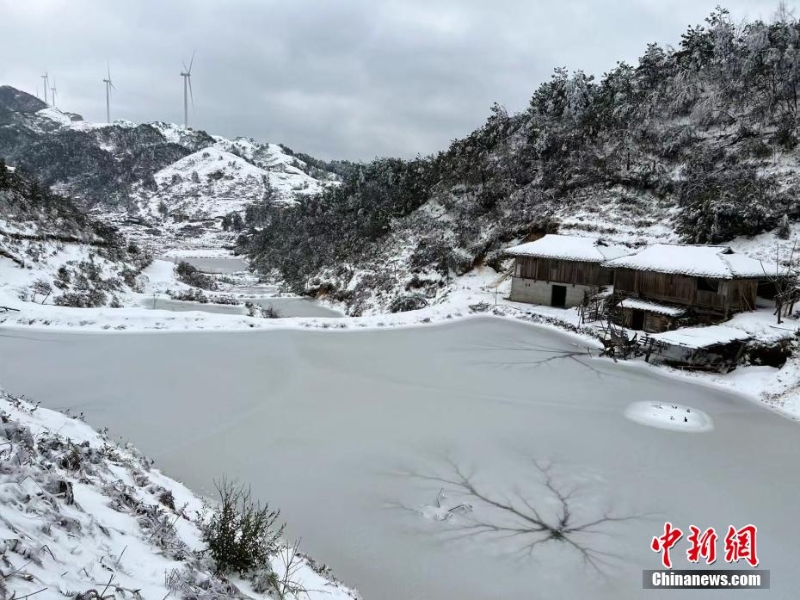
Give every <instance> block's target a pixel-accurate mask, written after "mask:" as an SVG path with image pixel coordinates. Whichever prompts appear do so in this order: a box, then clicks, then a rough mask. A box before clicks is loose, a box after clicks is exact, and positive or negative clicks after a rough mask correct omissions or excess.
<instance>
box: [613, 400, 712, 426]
mask: <svg viewBox="0 0 800 600" xmlns="http://www.w3.org/2000/svg"><path fill="white" fill-rule="evenodd" d="M625 416H626V417H627V418H628V419H630V420H631V421H633V422H635V423H639V424H640V425H648V426H650V427H657V428H659V429H671V430H672V431H683V432H687V433H701V432H704V431H711V430H712V429H714V423H713V421H712V420H711V417H709V416H708V415H707V414H706V413H704V412H703V411H702V410H697V409H696V408H691V407H689V406H684V405H682V404H664V403H662V402H648V401H644V402H634V403H633V404H631V405H630V406H628V408H627V409H625Z"/></svg>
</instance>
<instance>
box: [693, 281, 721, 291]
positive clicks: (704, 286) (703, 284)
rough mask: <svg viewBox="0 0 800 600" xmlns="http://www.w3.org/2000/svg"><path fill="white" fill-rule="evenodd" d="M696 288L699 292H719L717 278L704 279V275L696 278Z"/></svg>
mask: <svg viewBox="0 0 800 600" xmlns="http://www.w3.org/2000/svg"><path fill="white" fill-rule="evenodd" d="M697 289H698V290H699V291H701V292H714V293H715V294H717V293H719V279H706V278H705V277H698V278H697Z"/></svg>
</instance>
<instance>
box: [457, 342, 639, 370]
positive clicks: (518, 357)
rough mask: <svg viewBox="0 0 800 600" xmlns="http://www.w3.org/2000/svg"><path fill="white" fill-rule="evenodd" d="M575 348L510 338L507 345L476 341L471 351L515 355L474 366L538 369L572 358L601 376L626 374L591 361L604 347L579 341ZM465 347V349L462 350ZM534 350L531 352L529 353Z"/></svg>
mask: <svg viewBox="0 0 800 600" xmlns="http://www.w3.org/2000/svg"><path fill="white" fill-rule="evenodd" d="M570 346H571V348H566V349H565V348H558V347H554V346H547V345H543V344H536V343H532V342H527V341H524V340H509V342H508V343H503V344H475V345H472V346H470V347H469V350H471V351H479V352H497V351H500V352H507V353H510V354H513V357H514V358H513V359H509V358H505V357H504V358H503V359H502V360H479V361H471V362H470V364H474V365H489V366H492V367H495V368H498V369H512V368H519V367H529V368H537V367H544V366H547V365H549V364H553V363H556V362H559V361H570V362H573V363H577V364H578V365H580V366H581V367H583V368H585V369H587V370H589V371H591V372H592V373H594V374H595V375H596V376H597V377H598V378H600V377H621V378H624V377H622V376H621V375H620V374H617V373H611V372H609V371H607V370H601V369H598V368H596V367H595V366H594V365H592V364H591V361H592V360H593V359H594V358H597V357H599V356H601V349H598V350H597V352H596V353H593V352H592V350H593V349H592V348H591V347H589V346H584V347H581V346H579V345H577V344H570ZM463 349H465V348H462V350H463ZM526 353H531V354H526Z"/></svg>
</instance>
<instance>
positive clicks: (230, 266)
mask: <svg viewBox="0 0 800 600" xmlns="http://www.w3.org/2000/svg"><path fill="white" fill-rule="evenodd" d="M169 260H171V261H172V262H174V263H179V262H181V261H186V262H188V263H189V264H190V265H192V266H193V267H196V268H197V269H198V270H200V271H202V272H203V273H217V274H223V273H236V272H238V271H246V270H247V268H248V266H249V265H248V264H247V261H246V260H242V259H241V258H236V257H233V256H232V257H230V258H228V257H224V258H213V257H206V258H201V257H193V256H186V257H177V258H176V257H171V258H170V259H169Z"/></svg>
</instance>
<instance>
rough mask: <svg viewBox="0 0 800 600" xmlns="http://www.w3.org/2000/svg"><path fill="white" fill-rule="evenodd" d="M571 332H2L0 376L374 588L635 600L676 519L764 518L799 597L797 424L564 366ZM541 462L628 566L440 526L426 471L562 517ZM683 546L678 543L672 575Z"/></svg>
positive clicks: (408, 594) (578, 347)
mask: <svg viewBox="0 0 800 600" xmlns="http://www.w3.org/2000/svg"><path fill="white" fill-rule="evenodd" d="M575 339H576V338H570V337H567V336H564V335H561V334H558V333H554V332H551V331H548V330H544V329H542V328H536V327H532V326H527V325H523V324H519V323H512V322H508V321H502V320H499V319H471V320H467V321H462V322H459V323H453V324H450V325H443V326H438V327H427V328H418V329H396V330H386V331H358V332H312V331H288V330H287V331H272V332H242V333H171V334H163V335H147V334H130V333H129V334H125V335H115V334H110V333H109V334H107V335H102V336H100V335H80V334H56V333H43V332H27V331H7V332H4V333H3V335H0V355H1V356H2V357H3V360H2V362H0V381H3V382H4V385H5V386H6V388H7V389H9V390H10V391H12V392H16V393H25V394H28V395H29V396H31V397H33V398H34V399H35V400H41V401H42V403H43V404H44V405H45V406H48V407H54V408H67V407H70V408H72V409H73V412H84V413H86V415H87V420H88V421H89V422H90V423H92V424H93V425H96V426H108V427H110V428H111V432H112V434H118V435H122V436H124V437H125V438H126V439H130V440H131V441H133V442H134V443H135V444H136V445H137V446H138V447H139V448H140V449H141V450H143V451H144V452H146V453H148V454H149V455H151V456H153V457H154V458H155V459H156V461H157V466H160V467H161V468H163V469H164V471H165V472H166V473H167V474H169V475H172V476H175V477H178V478H180V479H182V480H183V481H185V482H186V483H187V484H189V485H190V486H191V487H193V488H196V489H198V490H200V491H202V490H203V489H206V490H207V489H209V487H210V484H211V480H212V479H213V478H216V477H219V476H221V475H222V474H227V475H229V476H232V477H239V478H240V479H242V480H244V481H247V482H249V483H250V484H252V486H253V491H254V492H255V493H256V494H257V495H258V496H260V497H262V498H264V499H267V500H269V502H270V503H271V504H273V505H274V506H279V507H281V509H282V510H283V515H284V517H285V518H286V520H287V522H288V523H289V526H290V532H289V533H290V534H291V535H299V536H302V539H303V546H304V548H306V549H307V551H308V552H309V553H310V554H311V555H312V556H315V557H316V558H318V559H319V560H322V561H325V562H327V563H329V564H330V565H331V566H332V567H333V568H334V571H335V572H336V573H337V575H339V576H340V577H341V578H342V579H343V580H345V581H346V582H348V583H350V584H352V585H354V586H355V587H357V588H358V589H359V590H360V591H361V593H362V594H363V595H364V597H365V598H381V599H389V600H408V599H410V598H426V599H428V600H439V599H441V600H444V599H448V600H449V599H458V600H473V599H474V600H478V599H485V598H500V597H503V598H512V597H517V598H524V597H531V596H535V597H537V598H570V597H576V598H577V597H591V598H640V597H642V592H641V570H642V569H644V568H648V569H654V568H658V566H659V564H660V562H659V557H658V555H656V554H655V553H653V552H652V551H651V550H650V548H649V546H650V540H651V538H652V537H653V536H655V535H659V534H660V533H662V532H663V524H664V521H665V520H670V521H672V523H673V524H675V525H678V526H680V527H682V528H683V529H684V530H688V527H689V525H690V524H694V525H697V526H699V527H701V528H705V527H710V526H714V527H716V528H717V530H718V531H723V532H724V531H725V530H726V529H727V527H728V525H735V526H737V527H741V526H744V525H746V524H748V523H753V524H755V525H757V527H758V535H759V548H758V551H759V558H760V559H761V565H760V568H764V569H771V571H772V591H771V593H770V597H771V598H791V597H794V591H795V581H796V578H795V577H794V568H795V567H794V565H795V564H796V561H797V559H798V557H800V551H798V550H797V549H796V545H795V541H796V540H797V539H800V522H798V520H797V519H796V508H795V505H796V502H795V501H794V499H795V498H797V496H798V494H800V477H799V476H798V475H799V473H798V466H797V460H796V457H797V455H798V450H800V430H799V429H798V425H797V424H796V423H793V422H791V421H788V420H786V419H783V418H781V417H779V416H777V415H775V414H772V413H770V412H768V411H766V410H763V409H761V408H760V407H758V406H756V405H754V404H752V403H751V402H749V401H746V400H744V399H740V398H738V397H735V396H732V395H729V394H726V393H724V392H722V391H720V390H718V389H712V388H707V387H699V386H694V385H690V384H688V383H684V382H681V381H678V380H675V379H668V378H664V377H660V376H659V375H658V374H657V373H656V372H654V370H652V369H641V368H631V367H627V366H624V365H615V364H613V363H611V362H609V361H605V360H594V359H589V358H587V357H586V356H584V355H582V354H575V355H570V354H562V353H564V352H578V353H581V352H583V350H584V347H583V346H582V342H577V341H574V340H575ZM544 361H547V362H544ZM43 373H47V377H43V376H42V374H43ZM637 401H652V402H660V403H662V404H664V405H670V404H675V405H677V404H680V405H682V406H685V407H692V408H695V409H698V410H701V411H703V413H705V415H707V416H708V417H709V418H710V419H711V421H712V422H713V428H712V429H710V430H708V431H705V432H702V433H685V432H681V431H675V430H671V429H663V428H656V427H649V426H646V425H643V424H640V423H636V422H633V421H631V420H629V419H628V418H626V417H625V411H626V409H627V408H628V406H629V405H630V404H632V403H633V402H637ZM530 459H535V460H536V461H537V464H538V465H540V466H541V465H542V464H544V465H548V466H551V467H552V473H553V476H554V479H555V482H556V483H555V485H556V486H557V487H559V489H563V490H566V489H568V488H572V487H574V486H575V485H576V484H580V487H579V491H578V492H576V493H575V495H574V496H573V499H572V500H571V503H572V505H571V510H572V513H573V514H574V515H575V518H576V519H578V520H580V521H591V520H594V519H596V518H598V517H601V516H602V515H603V514H606V513H607V514H609V515H614V516H617V517H621V518H626V517H631V518H630V519H629V520H624V521H619V522H613V523H607V524H606V525H605V526H604V527H603V528H602V531H601V533H598V534H596V535H595V534H590V533H587V534H586V535H585V536H584V537H582V538H580V539H579V543H581V544H584V545H585V546H586V547H588V548H590V549H592V550H596V551H600V552H611V553H614V554H615V555H619V557H620V559H619V560H613V561H612V563H613V564H612V565H611V566H609V567H605V570H606V572H607V574H608V575H610V577H609V579H608V580H607V581H605V582H603V580H602V579H600V578H598V577H597V576H596V575H597V574H596V573H595V572H594V571H593V570H592V569H591V568H589V567H587V566H586V564H585V563H584V562H583V561H582V558H581V556H580V555H578V554H577V553H575V552H573V551H572V550H570V548H568V547H566V546H565V545H564V544H561V543H558V542H548V543H547V544H543V545H540V546H538V547H536V550H535V552H534V553H533V554H532V557H530V558H528V557H526V556H525V555H524V553H523V554H520V552H519V550H520V547H518V545H517V541H516V540H496V539H491V537H488V538H485V539H484V538H474V537H469V538H466V539H463V538H462V539H454V538H456V537H459V536H458V535H457V534H458V533H459V526H460V525H464V524H467V523H469V522H470V521H469V518H471V517H475V518H477V519H482V518H486V519H491V518H492V516H491V515H489V514H488V513H486V512H481V511H482V509H481V507H480V506H477V505H476V506H474V512H473V513H470V514H468V515H467V514H457V515H456V516H455V517H453V518H452V519H449V518H444V517H445V516H446V512H447V507H448V506H449V505H446V504H445V505H442V504H441V503H442V502H448V501H452V502H453V504H454V505H455V504H456V501H457V498H454V497H453V496H452V494H451V493H450V492H449V491H447V492H446V493H445V499H444V500H442V499H440V498H439V490H440V489H441V488H442V487H446V486H445V485H443V484H442V483H441V482H439V481H431V480H430V479H428V480H426V479H425V478H424V477H419V476H420V475H428V476H429V475H431V474H437V475H440V476H442V477H443V478H447V476H448V474H449V475H450V476H451V478H452V472H451V471H452V470H453V464H451V462H452V463H455V464H457V465H459V466H461V467H462V468H463V469H464V470H465V471H468V470H469V469H470V468H474V471H475V480H476V481H477V482H478V483H479V485H480V487H481V489H485V490H489V491H490V493H492V494H497V495H498V496H504V495H510V494H513V493H515V492H520V493H522V494H523V495H524V496H525V497H526V498H527V499H528V500H530V501H531V502H532V503H533V504H534V505H535V506H537V507H538V508H539V509H540V511H541V512H542V513H543V514H545V515H552V514H556V513H557V511H558V506H557V502H555V503H554V497H553V495H552V493H549V492H548V490H547V489H546V486H543V480H542V478H541V472H537V470H536V469H531V465H532V464H533V463H531V461H530ZM443 506H444V508H443ZM431 515H433V517H434V518H431ZM440 516H441V517H442V518H441V520H440V519H439V517H440ZM723 535H724V534H723ZM684 553H685V548H684V546H683V545H679V547H676V550H675V552H674V553H673V561H674V562H676V563H677V565H679V566H685V564H686V563H685V560H684V558H683V555H684ZM740 566H741V565H740ZM598 586H599V587H598ZM534 592H535V593H534ZM689 595H691V593H686V592H683V593H682V592H678V591H671V592H670V593H669V597H670V598H682V597H688V596H689ZM707 595H709V597H712V598H713V597H724V594H721V595H719V596H716V595H715V594H713V593H708V594H707ZM692 597H693V596H692ZM743 597H744V596H743Z"/></svg>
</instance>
